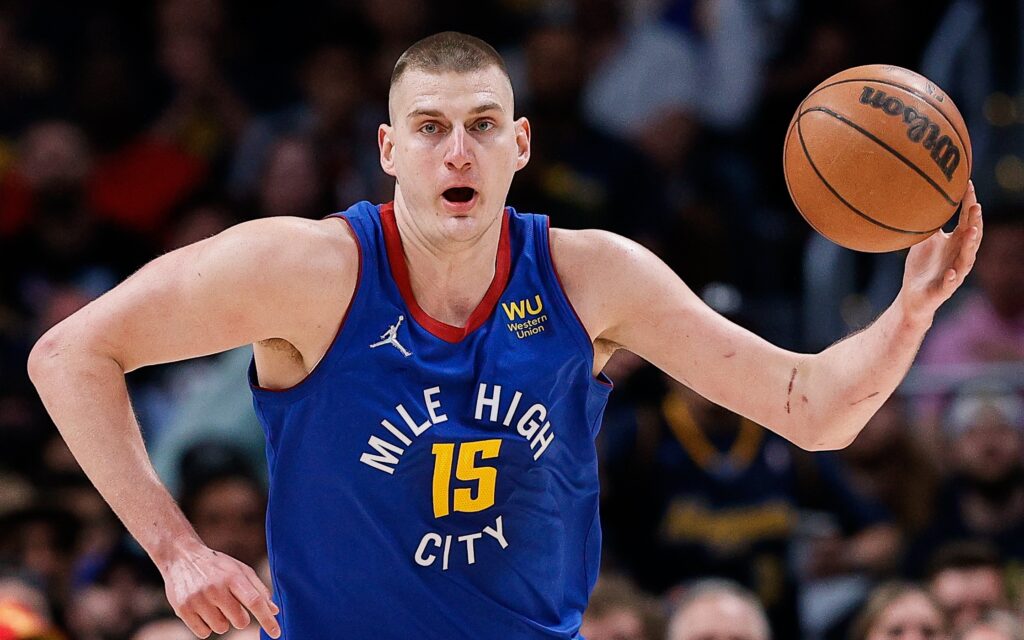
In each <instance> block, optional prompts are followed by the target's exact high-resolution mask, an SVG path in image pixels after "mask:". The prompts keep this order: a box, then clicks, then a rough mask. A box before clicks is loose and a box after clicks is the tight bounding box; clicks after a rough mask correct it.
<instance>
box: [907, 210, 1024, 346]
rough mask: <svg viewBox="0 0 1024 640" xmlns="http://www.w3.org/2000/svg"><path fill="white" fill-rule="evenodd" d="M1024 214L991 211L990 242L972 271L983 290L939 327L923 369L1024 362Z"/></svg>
mask: <svg viewBox="0 0 1024 640" xmlns="http://www.w3.org/2000/svg"><path fill="white" fill-rule="evenodd" d="M1022 246H1024V213H1022V212H1020V211H1016V210H1007V209H1002V210H1000V209H998V208H996V207H989V208H988V210H986V212H985V241H984V243H983V244H982V247H981V249H980V251H979V254H978V261H977V263H976V264H975V265H974V270H973V271H972V273H973V276H974V280H975V282H976V283H977V285H978V288H977V291H976V292H975V293H974V294H973V295H971V296H970V297H968V298H967V299H965V300H963V301H962V303H961V304H960V305H959V306H958V307H957V310H956V312H955V314H954V315H952V316H951V317H949V318H946V319H943V320H942V321H940V322H938V323H936V326H935V327H934V328H933V329H932V330H931V331H930V332H929V334H928V338H927V340H926V342H925V345H924V348H923V349H922V352H921V358H920V360H921V362H922V364H946V365H953V364H974V363H983V362H1007V361H1018V362H1019V361H1022V360H1024V252H1021V250H1020V248H1021V247H1022Z"/></svg>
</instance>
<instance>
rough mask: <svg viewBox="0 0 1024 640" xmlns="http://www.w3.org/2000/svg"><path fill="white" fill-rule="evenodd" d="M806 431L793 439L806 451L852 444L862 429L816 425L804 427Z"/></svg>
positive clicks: (831, 448)
mask: <svg viewBox="0 0 1024 640" xmlns="http://www.w3.org/2000/svg"><path fill="white" fill-rule="evenodd" d="M803 431H804V432H803V433H802V434H801V435H800V436H799V437H797V438H794V439H793V444H795V445H796V446H798V447H800V448H801V449H803V450H804V451H835V450H837V449H845V448H846V447H848V446H850V445H851V444H852V443H853V441H854V440H855V439H856V438H857V434H858V433H860V429H850V428H848V427H846V426H845V425H842V426H839V425H827V426H824V427H822V426H820V425H818V426H816V427H815V428H812V429H804V430H803Z"/></svg>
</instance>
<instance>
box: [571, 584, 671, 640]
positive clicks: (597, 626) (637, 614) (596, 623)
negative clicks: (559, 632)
mask: <svg viewBox="0 0 1024 640" xmlns="http://www.w3.org/2000/svg"><path fill="white" fill-rule="evenodd" d="M664 627H665V621H664V616H662V614H661V612H660V611H659V609H658V606H657V604H656V602H655V600H654V599H653V598H651V597H649V596H647V595H645V594H644V593H643V592H641V591H640V590H638V589H637V588H636V587H635V586H634V585H633V584H632V583H631V582H630V581H629V580H627V579H626V578H623V577H619V576H611V575H602V576H601V577H600V578H598V580H597V584H596V585H594V591H593V593H591V595H590V602H589V605H588V606H587V610H586V612H585V613H584V614H583V626H582V627H581V628H580V634H581V635H583V636H585V637H586V638H587V640H660V639H661V638H662V637H663V634H664Z"/></svg>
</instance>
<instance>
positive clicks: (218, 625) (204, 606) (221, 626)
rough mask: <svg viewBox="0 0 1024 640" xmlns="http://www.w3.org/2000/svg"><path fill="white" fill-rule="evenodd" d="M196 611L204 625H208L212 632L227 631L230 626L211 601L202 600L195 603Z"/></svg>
mask: <svg viewBox="0 0 1024 640" xmlns="http://www.w3.org/2000/svg"><path fill="white" fill-rule="evenodd" d="M195 609H196V613H198V614H199V616H200V617H201V618H202V619H203V622H205V623H206V626H207V627H209V628H210V629H211V630H212V631H213V632H214V633H227V632H228V630H229V629H230V628H231V623H230V622H228V619H227V618H225V617H224V614H223V613H222V612H221V610H220V609H219V608H218V607H217V606H216V605H215V604H213V603H211V602H203V603H201V604H197V605H196V607H195Z"/></svg>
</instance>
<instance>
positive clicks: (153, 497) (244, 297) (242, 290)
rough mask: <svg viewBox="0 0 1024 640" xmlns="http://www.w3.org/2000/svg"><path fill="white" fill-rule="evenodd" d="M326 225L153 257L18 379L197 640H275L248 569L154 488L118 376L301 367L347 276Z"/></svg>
mask: <svg viewBox="0 0 1024 640" xmlns="http://www.w3.org/2000/svg"><path fill="white" fill-rule="evenodd" d="M343 227H345V225H344V223H342V222H339V221H336V220H323V221H311V220H303V219H299V218H269V219H263V220H256V221H252V222H247V223H244V224H241V225H238V226H236V227H233V228H231V229H228V230H227V231H224V232H223V233H221V234H219V235H217V236H214V237H212V238H208V239H206V240H203V241H201V242H197V243H195V244H193V245H190V246H187V247H183V248H181V249H178V250H176V251H173V252H171V253H168V254H166V255H163V256H161V257H159V258H157V259H156V260H154V261H152V262H151V263H149V264H148V265H146V266H145V267H143V268H142V269H141V270H139V271H138V272H137V273H135V274H134V275H132V276H131V277H130V278H128V279H127V280H125V281H124V282H123V283H121V284H120V285H119V286H117V287H116V288H114V289H113V290H111V291H109V292H108V293H106V294H105V295H103V296H101V297H100V298H98V299H97V300H95V301H93V302H92V303H90V304H89V305H87V306H86V307H84V308H83V309H81V310H80V311H79V312H77V313H75V314H74V315H72V316H71V317H69V318H67V319H66V320H64V321H63V322H61V323H60V324H58V325H57V326H55V327H53V328H52V329H50V331H48V332H47V333H46V334H45V335H44V336H43V337H42V338H40V340H39V341H38V343H37V344H36V345H35V347H34V348H33V350H32V353H31V355H30V357H29V362H28V370H29V376H30V377H31V379H32V382H33V383H34V384H35V386H36V389H37V390H38V392H39V395H40V397H41V398H42V401H43V403H44V405H45V406H46V409H47V411H48V412H49V413H50V416H51V417H52V419H53V421H54V423H55V424H56V425H57V428H58V429H59V430H60V432H61V435H62V436H63V437H64V439H65V440H66V441H67V443H68V446H69V447H70V449H71V451H72V453H73V454H74V455H75V458H76V459H77V460H78V462H79V464H80V465H81V466H82V469H83V470H84V471H85V473H86V474H87V475H88V477H89V478H90V480H91V481H92V482H93V484H95V485H96V488H97V489H98V490H99V492H100V494H101V495H102V496H103V497H104V499H106V501H107V502H108V503H109V504H110V505H111V507H112V508H113V510H114V512H115V513H116V514H117V515H118V517H119V518H121V520H122V522H124V524H125V526H126V527H127V528H128V530H129V532H131V534H132V535H133V536H135V538H136V539H137V540H138V541H139V543H140V544H141V545H142V547H143V548H144V549H145V550H146V552H147V553H148V554H149V555H150V557H151V558H152V559H153V561H154V562H155V563H156V565H157V567H158V568H159V569H160V571H161V573H162V574H163V576H164V579H165V582H166V583H167V595H168V599H169V600H170V602H171V604H172V606H173V607H174V608H175V612H176V613H178V615H180V616H181V617H182V619H183V620H184V621H185V622H186V624H188V625H189V627H190V628H191V629H192V631H193V632H195V633H196V634H197V635H199V636H200V637H206V636H207V635H209V633H210V632H211V630H212V631H216V632H218V633H222V632H224V631H226V630H227V623H228V622H230V623H231V624H234V625H235V626H245V625H246V624H248V622H249V619H248V618H249V617H248V614H247V613H246V612H245V611H244V609H243V608H242V607H243V605H244V606H245V607H246V608H248V609H249V610H250V611H252V612H253V614H255V615H256V617H257V619H258V620H259V621H260V623H261V625H263V627H264V628H265V629H266V630H267V632H268V633H270V634H271V635H272V636H273V637H277V634H278V631H277V625H276V621H274V619H273V616H272V611H276V607H274V605H273V603H272V602H271V601H270V599H269V593H268V592H267V589H266V587H265V586H264V585H263V584H262V582H260V580H259V579H258V578H257V577H256V575H255V573H253V572H252V570H251V569H250V568H248V567H245V566H244V565H242V564H241V563H238V562H237V561H235V560H234V559H232V558H229V557H228V556H225V555H223V554H220V553H218V552H216V551H213V550H210V549H208V548H207V547H206V546H205V545H204V544H203V543H202V542H201V541H200V540H199V538H198V536H197V535H196V533H195V531H194V530H193V529H192V526H191V525H190V524H189V523H188V521H187V520H186V519H185V517H184V515H183V514H182V513H181V511H180V509H179V508H178V507H177V505H176V504H175V502H174V500H173V498H171V496H170V495H169V494H168V492H167V490H166V489H165V488H164V486H163V485H162V484H161V483H160V480H159V479H158V478H157V476H156V474H155V472H154V471H153V467H152V465H151V464H150V461H149V458H148V456H147V454H146V449H145V445H144V444H143V441H142V437H141V434H140V431H139V425H138V422H137V421H136V418H135V415H134V413H133V411H132V408H131V404H130V401H129V397H128V392H127V387H126V384H125V378H124V375H125V373H127V372H129V371H133V370H135V369H138V368H140V367H143V366H146V365H151V364H159V363H165V362H173V361H177V360H184V359H187V358H193V357H198V356H203V355H208V354H213V353H218V352H221V351H225V350H228V349H231V348H234V347H238V346H241V345H245V344H250V343H255V342H259V341H262V340H267V339H283V340H286V341H288V342H289V343H290V344H292V345H293V346H294V347H295V349H296V350H297V351H298V353H299V354H301V356H302V360H303V364H304V366H306V367H307V370H311V369H312V368H313V367H314V366H315V365H316V362H317V361H318V360H319V358H320V356H321V355H322V354H323V352H324V351H326V348H327V345H328V344H329V343H330V339H331V337H333V334H334V330H335V329H336V327H337V322H339V321H340V319H341V318H342V317H343V315H344V311H345V309H346V308H347V306H348V304H349V302H350V300H351V297H352V294H353V291H354V289H355V281H356V277H357V273H358V268H357V261H358V249H357V247H356V242H355V240H354V238H353V237H352V235H351V232H350V231H349V230H348V229H347V227H345V228H344V229H343Z"/></svg>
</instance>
